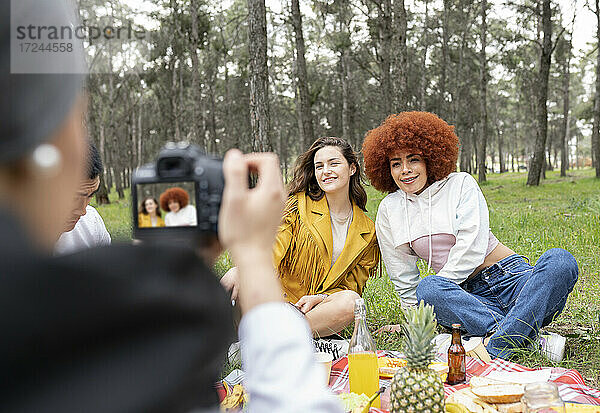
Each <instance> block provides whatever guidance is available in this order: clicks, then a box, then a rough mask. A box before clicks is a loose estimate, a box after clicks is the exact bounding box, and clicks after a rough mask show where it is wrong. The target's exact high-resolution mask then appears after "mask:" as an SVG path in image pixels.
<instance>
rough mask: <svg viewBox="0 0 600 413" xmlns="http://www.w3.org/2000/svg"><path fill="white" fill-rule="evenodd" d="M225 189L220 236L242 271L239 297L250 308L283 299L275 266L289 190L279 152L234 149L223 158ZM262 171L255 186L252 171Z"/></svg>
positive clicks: (220, 220) (242, 304) (220, 219)
mask: <svg viewBox="0 0 600 413" xmlns="http://www.w3.org/2000/svg"><path fill="white" fill-rule="evenodd" d="M223 172H224V175H225V190H224V191H223V199H222V204H221V212H220V214H219V239H220V241H221V243H222V245H223V246H224V247H225V248H226V249H228V250H229V251H230V252H231V255H232V258H233V260H234V262H235V263H236V265H237V267H238V271H239V275H238V277H239V291H240V297H239V301H240V304H241V306H242V310H243V311H244V312H247V311H249V310H250V309H251V308H253V307H254V306H256V305H259V304H262V303H266V302H272V301H282V299H283V297H282V296H283V294H282V291H281V287H280V285H279V283H278V281H277V278H276V276H275V270H274V268H273V264H272V247H273V243H274V241H275V235H276V233H277V228H278V226H279V223H280V221H281V214H282V212H283V206H284V199H285V193H284V189H283V181H282V178H281V173H280V171H279V161H278V158H277V156H276V155H274V154H269V153H254V154H248V155H243V154H242V153H241V152H240V151H238V150H236V149H232V150H230V151H229V152H227V154H226V155H225V160H224V162H223ZM249 172H252V173H257V174H258V182H257V184H256V187H254V188H249V185H248V173H249Z"/></svg>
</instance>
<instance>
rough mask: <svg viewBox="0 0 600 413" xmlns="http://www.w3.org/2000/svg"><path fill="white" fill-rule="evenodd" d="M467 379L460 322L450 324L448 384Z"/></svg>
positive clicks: (462, 381)
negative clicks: (450, 341)
mask: <svg viewBox="0 0 600 413" xmlns="http://www.w3.org/2000/svg"><path fill="white" fill-rule="evenodd" d="M466 380H467V359H466V357H465V348H464V347H463V345H462V340H461V337H460V324H452V344H450V347H449V348H448V379H447V380H446V382H447V383H448V384H450V385H455V384H459V383H464V382H465V381H466Z"/></svg>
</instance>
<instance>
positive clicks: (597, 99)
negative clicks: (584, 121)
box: [592, 0, 600, 178]
mask: <svg viewBox="0 0 600 413" xmlns="http://www.w3.org/2000/svg"><path fill="white" fill-rule="evenodd" d="M599 3H600V1H599V0H596V10H595V13H596V40H597V45H598V46H600V4H599ZM599 128H600V53H596V94H595V96H594V124H593V128H592V148H593V154H594V155H595V156H594V157H595V160H596V163H595V166H596V178H600V131H599Z"/></svg>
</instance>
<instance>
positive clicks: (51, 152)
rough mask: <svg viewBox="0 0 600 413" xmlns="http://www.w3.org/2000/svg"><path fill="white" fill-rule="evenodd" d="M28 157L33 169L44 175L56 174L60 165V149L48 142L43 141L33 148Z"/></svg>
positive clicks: (51, 175)
mask: <svg viewBox="0 0 600 413" xmlns="http://www.w3.org/2000/svg"><path fill="white" fill-rule="evenodd" d="M30 159H31V164H32V165H33V167H34V168H35V170H36V171H37V172H38V173H39V174H40V175H43V176H45V177H53V176H56V175H57V174H58V171H59V170H60V168H61V166H62V155H61V153H60V151H59V150H58V148H57V147H56V146H54V145H52V144H50V143H43V144H41V145H39V146H38V147H37V148H35V149H34V150H33V152H32V153H31V157H30Z"/></svg>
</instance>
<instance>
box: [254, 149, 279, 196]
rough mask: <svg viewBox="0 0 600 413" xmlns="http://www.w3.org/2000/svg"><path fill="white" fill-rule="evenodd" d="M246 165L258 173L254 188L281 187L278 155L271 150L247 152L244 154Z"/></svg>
mask: <svg viewBox="0 0 600 413" xmlns="http://www.w3.org/2000/svg"><path fill="white" fill-rule="evenodd" d="M245 158H246V161H247V162H248V166H249V167H250V168H251V169H253V170H256V172H257V173H258V182H257V184H256V188H257V189H258V188H260V189H262V188H269V189H271V188H277V187H278V186H281V187H283V183H282V182H283V181H282V177H281V171H280V169H279V157H278V156H277V155H276V154H274V153H271V152H262V153H249V154H246V155H245Z"/></svg>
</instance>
